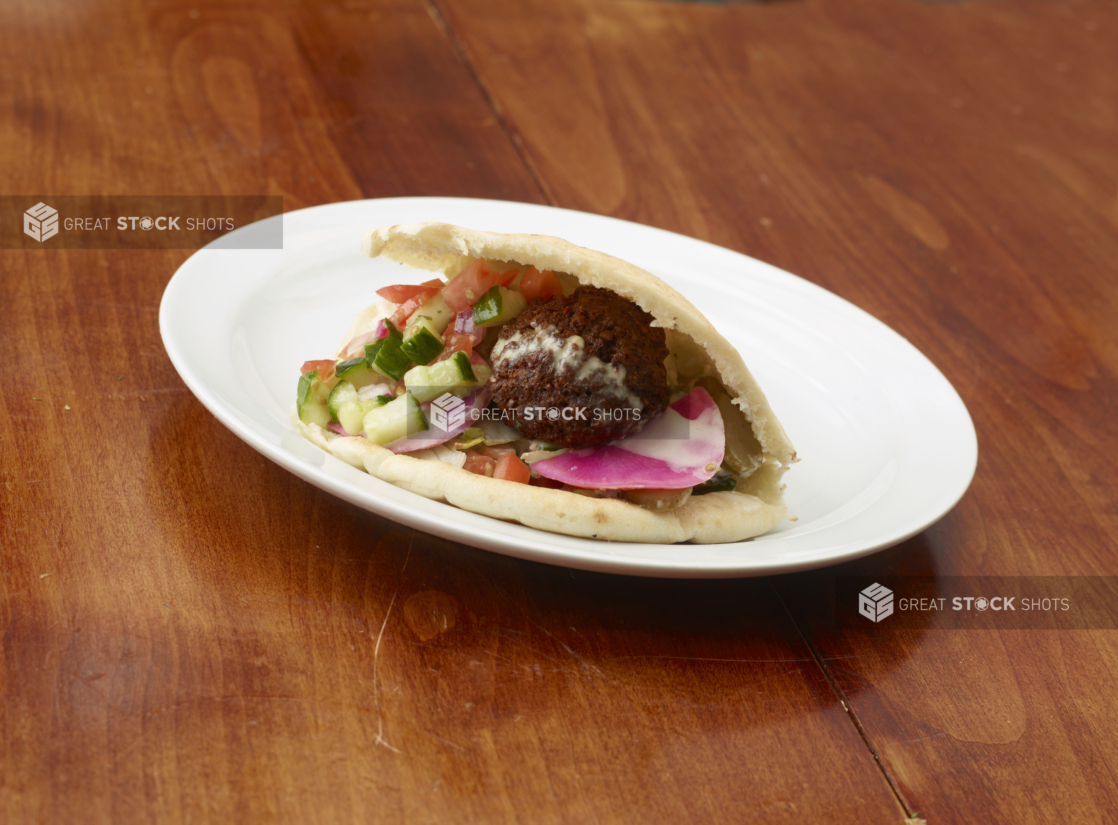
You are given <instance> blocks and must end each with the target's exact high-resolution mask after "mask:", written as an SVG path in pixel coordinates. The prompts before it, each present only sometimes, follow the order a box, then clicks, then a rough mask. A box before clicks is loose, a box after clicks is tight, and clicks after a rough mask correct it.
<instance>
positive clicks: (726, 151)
mask: <svg viewBox="0 0 1118 825" xmlns="http://www.w3.org/2000/svg"><path fill="white" fill-rule="evenodd" d="M0 105H2V111H3V117H2V119H0V170H2V172H3V179H4V183H3V187H4V190H5V192H6V193H8V194H40V193H42V194H86V193H94V194H98V193H105V194H164V195H166V194H199V193H208V194H279V195H282V196H283V197H284V204H285V208H287V209H296V208H300V207H304V206H310V205H314V204H321V203H329V202H334V201H341V200H347V199H355V198H363V197H387V196H396V195H461V196H472V197H484V198H501V199H510V200H519V201H528V202H536V203H551V204H556V205H559V206H564V207H569V208H573V209H581V210H587V211H590V212H598V213H603V214H608V215H615V216H618V217H622V218H626V219H630V220H635V221H640V222H644V223H648V224H652V225H655V226H659V227H664V228H666V229H671V230H675V231H678V232H683V233H686V234H689V235H694V236H696V237H699V238H703V239H707V240H710V241H713V242H714V243H718V244H722V245H725V246H727V247H730V248H732V249H736V250H740V251H742V252H745V253H747V254H749V255H752V256H755V257H757V258H760V259H762V260H765V261H769V262H771V263H773V264H775V265H777V266H779V267H782V268H785V269H787V270H789V271H791V272H795V273H796V274H798V275H801V276H803V277H805V278H808V279H810V280H812V281H814V282H816V283H818V284H820V285H822V286H824V287H826V288H827V289H830V290H833V291H834V292H836V293H838V294H839V295H841V296H843V297H845V298H847V299H849V300H850V301H852V302H854V303H855V304H857V305H858V306H861V307H863V308H864V309H866V310H867V311H869V312H870V313H872V314H873V315H875V316H877V317H878V318H880V319H881V320H883V321H885V322H886V323H888V324H889V325H891V326H892V327H894V328H895V329H897V330H898V331H899V332H900V333H902V334H903V335H905V336H906V337H908V338H909V339H910V340H911V341H913V342H914V343H915V344H916V345H917V346H918V347H919V348H920V349H921V350H922V351H923V352H925V353H926V354H927V355H928V356H929V357H930V358H931V359H932V361H934V362H935V363H936V364H937V365H938V366H939V367H940V368H941V369H942V370H943V372H944V373H945V374H946V375H947V377H948V378H949V379H950V380H951V381H952V383H953V384H954V385H955V386H956V387H957V388H958V390H959V392H960V394H961V395H962V397H963V399H964V400H965V402H966V404H967V406H968V408H969V409H970V412H971V414H972V416H973V418H974V421H975V425H976V427H977V430H978V437H979V443H980V456H979V466H978V472H977V476H976V477H975V480H974V483H973V485H972V487H971V489H970V491H969V492H968V493H967V495H966V496H965V497H964V499H963V500H962V502H961V503H960V504H959V505H958V506H957V507H956V508H955V509H954V510H953V511H952V512H951V513H950V514H949V515H948V516H947V517H946V518H944V519H943V520H942V521H941V522H939V523H938V524H936V525H935V526H934V527H932V528H930V529H928V530H927V531H925V532H924V533H922V534H920V535H918V536H916V537H915V538H913V539H911V540H909V541H907V542H905V543H903V544H902V545H900V546H898V547H895V548H893V549H891V550H888V551H886V552H883V553H880V554H878V555H876V556H873V557H870V558H868V559H865V560H863V561H860V562H857V563H852V564H849V565H845V566H844V567H843V568H841V569H840V570H839V571H838V572H846V573H850V574H866V575H875V574H881V575H884V574H888V573H893V574H896V573H913V574H915V573H923V574H928V575H940V576H942V575H948V574H953V575H977V574H999V575H1027V574H1048V575H1092V574H1100V575H1101V574H1115V573H1118V561H1116V559H1115V550H1116V547H1118V545H1116V541H1115V538H1114V536H1115V534H1116V533H1118V509H1116V507H1115V500H1116V482H1118V464H1116V459H1118V415H1115V409H1118V406H1116V403H1118V338H1116V335H1115V329H1116V327H1118V269H1116V265H1115V261H1118V189H1116V186H1118V6H1116V5H1115V4H1113V3H1108V2H1106V1H1105V0H1069V2H1064V3H1048V2H1041V0H981V1H980V0H971V2H958V3H931V2H917V1H916V0H802V2H781V3H772V4H763V5H753V4H737V3H726V4H687V3H674V2H654V0H547V1H546V2H545V0H336V1H335V2H326V3H314V2H310V0H307V2H297V1H296V0H266V1H265V0H244V1H243V2H239V3H237V4H222V3H218V2H216V0H186V1H185V2H180V0H153V2H139V0H131V2H129V0H117V2H113V0H86V1H85V2H63V1H62V0H9V2H5V3H4V4H3V6H2V7H0ZM188 254H189V253H188V252H185V251H147V252H138V251H113V250H108V251H58V250H48V249H45V248H44V249H41V250H34V251H21V250H6V251H3V252H0V342H2V354H3V359H2V367H0V370H2V376H3V380H2V381H0V542H2V552H0V638H2V640H3V658H2V659H0V695H2V697H3V701H2V703H0V735H2V740H0V743H2V744H0V821H4V822H12V823H17V822H51V823H55V822H93V821H115V822H150V821H156V820H158V821H168V822H178V821H183V822H187V821H191V822H195V821H212V822H265V821H268V822H270V821H282V822H298V823H309V822H358V821H376V822H415V823H420V822H485V823H490V822H506V821H519V822H530V823H536V822H540V823H545V822H564V823H569V822H588V823H606V822H671V823H677V822H715V821H719V822H796V823H801V822H850V823H855V822H856V823H870V822H873V823H877V822H898V823H899V822H901V821H903V820H905V819H907V818H909V817H917V816H919V817H920V818H927V820H928V821H930V822H937V823H938V822H958V823H977V822H1103V821H1109V820H1110V819H1112V818H1113V812H1114V810H1115V809H1116V807H1118V790H1116V780H1115V777H1116V775H1118V743H1116V741H1115V737H1114V730H1115V727H1116V725H1118V703H1116V697H1118V691H1116V687H1115V686H1116V684H1118V644H1116V639H1115V635H1114V632H1113V631H1103V630H1095V631H1064V632H1040V631H1012V632H1010V631H1002V632H998V631H957V632H943V633H934V632H930V633H922V634H921V633H914V634H911V635H904V634H900V635H897V634H894V635H886V634H876V635H875V634H866V633H854V632H849V631H835V630H829V629H828V625H827V622H826V621H825V619H826V617H825V616H823V615H822V613H821V609H820V607H819V600H818V598H817V597H818V591H819V588H820V587H821V586H822V585H821V582H822V581H824V578H823V577H824V576H827V575H832V574H833V573H834V572H836V571H826V572H818V573H810V574H801V575H793V576H783V577H778V578H770V579H753V580H742V581H709V582H704V581H683V582H673V581H663V580H642V579H631V578H622V577H613V576H608V575H593V574H588V573H582V572H573V571H569V570H565V569H560V568H554V567H546V566H542V565H539V564H533V563H527V562H520V561H516V560H513V559H510V558H505V557H502V556H498V555H494V554H491V553H487V552H482V551H479V550H474V549H471V548H468V547H464V546H461V545H457V544H452V543H449V542H446V541H442V540H440V539H436V538H432V537H431V536H427V535H423V534H419V533H414V532H410V531H407V530H405V529H403V528H402V527H400V526H398V525H395V524H393V523H392V522H391V521H388V520H386V519H382V518H378V517H376V516H373V515H371V514H369V513H366V512H364V511H361V510H357V509H355V508H354V507H351V506H349V505H347V504H344V503H342V502H341V501H339V500H337V499H335V498H332V497H331V496H329V495H326V494H324V493H322V492H320V491H318V490H317V489H315V488H312V487H310V486H309V485H307V484H305V483H304V482H302V481H300V480H298V479H296V478H295V477H293V476H292V475H290V474H288V473H287V472H285V471H283V470H281V469H280V468H278V467H277V466H274V465H272V464H271V463H269V462H268V461H266V460H264V459H263V458H261V457H260V456H259V455H258V454H257V453H256V452H254V451H253V450H252V449H250V448H249V447H247V446H246V445H245V444H243V443H241V442H240V441H239V440H238V439H237V438H236V437H234V436H233V435H232V434H231V433H230V432H229V431H227V430H226V429H225V428H224V427H223V426H222V425H221V424H219V423H218V422H217V421H216V420H215V419H214V418H213V417H212V416H211V415H210V414H209V413H208V412H206V410H205V409H203V407H202V406H201V404H199V403H198V402H197V401H196V400H195V399H194V397H193V396H192V395H191V394H190V393H189V392H188V391H187V389H186V387H185V386H184V385H183V383H182V381H181V380H180V379H179V377H178V375H177V374H176V373H175V371H174V369H173V368H172V366H171V364H170V362H169V361H168V359H167V356H166V354H165V352H164V350H163V347H162V344H161V342H160V337H159V330H158V326H157V309H158V306H159V300H160V296H161V294H162V291H163V288H164V285H165V284H166V283H167V280H168V279H169V278H170V276H171V274H172V273H173V272H174V271H175V269H176V268H177V267H178V265H179V264H180V263H181V262H182V261H183V260H184V259H185V258H186V256H187V255H188ZM118 375H120V376H123V378H122V380H120V381H117V380H116V376H118ZM35 399H41V400H35ZM792 435H793V438H794V437H795V434H794V433H793V434H792Z"/></svg>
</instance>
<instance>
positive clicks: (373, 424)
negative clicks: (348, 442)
mask: <svg viewBox="0 0 1118 825" xmlns="http://www.w3.org/2000/svg"><path fill="white" fill-rule="evenodd" d="M363 423H364V429H365V437H366V438H367V439H369V440H370V441H372V442H373V443H374V444H391V443H392V442H393V441H397V440H398V439H401V438H403V437H404V436H406V435H408V433H417V432H422V431H423V430H426V429H427V419H426V418H425V417H424V416H423V410H421V409H420V408H419V402H418V401H417V400H416V398H415V396H414V395H412V394H411V393H410V392H406V393H404V394H403V395H401V396H400V397H399V398H396V399H393V400H392V401H390V402H389V403H387V404H384V405H383V406H379V407H374V408H373V409H372V410H370V411H369V412H368V413H366V415H365V419H364V422H363Z"/></svg>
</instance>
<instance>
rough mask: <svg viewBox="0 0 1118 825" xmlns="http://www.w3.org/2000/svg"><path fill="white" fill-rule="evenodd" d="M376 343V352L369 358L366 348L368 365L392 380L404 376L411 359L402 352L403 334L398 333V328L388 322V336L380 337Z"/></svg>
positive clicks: (397, 379)
mask: <svg viewBox="0 0 1118 825" xmlns="http://www.w3.org/2000/svg"><path fill="white" fill-rule="evenodd" d="M386 323H387V322H386ZM376 343H377V344H378V345H379V346H377V347H376V352H375V354H373V355H372V357H371V358H369V356H368V353H369V350H368V349H366V357H367V358H369V366H371V367H372V368H373V369H374V370H376V371H377V372H379V373H380V374H381V375H386V376H388V377H389V378H391V379H392V380H393V381H399V380H400V379H401V378H403V377H404V373H405V372H407V369H408V361H410V360H411V359H409V358H408V356H407V355H405V354H404V351H403V349H402V346H403V343H404V339H403V336H402V335H400V330H398V329H396V327H394V326H392V324H390V323H389V324H388V337H387V338H381V339H380V340H379V341H377V342H376Z"/></svg>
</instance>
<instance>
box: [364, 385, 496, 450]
mask: <svg viewBox="0 0 1118 825" xmlns="http://www.w3.org/2000/svg"><path fill="white" fill-rule="evenodd" d="M492 394H493V393H492V391H491V390H490V389H489V387H488V386H485V387H482V388H481V389H479V390H478V391H477V392H475V393H474V394H473V395H469V396H467V397H466V398H464V399H462V400H463V401H464V402H465V403H466V418H465V419H464V420H463V421H462V423H461V424H459V425H458V426H457V427H455V428H453V429H451V430H449V431H448V432H445V433H444V432H443V431H442V430H431V429H427V430H424V431H423V432H419V433H411V434H410V435H407V436H405V437H404V438H400V439H397V440H396V441H393V442H392V443H391V444H385V445H384V446H385V447H387V448H388V449H389V450H391V451H392V452H394V453H413V452H415V451H416V450H426V449H429V448H431V447H434V446H435V445H436V444H442V443H443V442H446V441H450V439H452V438H456V437H457V436H460V435H461V434H462V433H464V432H465V431H466V429H467V428H468V427H472V426H474V425H475V424H476V423H477V422H478V420H479V419H480V418H481V411H482V410H484V409H485V408H486V407H487V406H488V405H489V397H490V396H491V395H492ZM419 408H420V409H421V410H423V415H424V416H426V417H427V420H430V419H431V402H429V401H428V402H426V403H423V404H420V405H419Z"/></svg>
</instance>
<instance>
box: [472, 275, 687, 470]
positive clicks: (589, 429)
mask: <svg viewBox="0 0 1118 825" xmlns="http://www.w3.org/2000/svg"><path fill="white" fill-rule="evenodd" d="M491 357H492V359H493V377H492V379H491V386H492V388H493V401H494V403H496V405H497V406H498V407H499V408H500V409H501V410H503V411H504V414H505V417H506V420H507V419H508V418H512V419H513V421H512V422H511V423H513V424H514V425H515V426H516V428H517V429H518V430H520V432H521V433H523V434H524V435H525V436H526V437H527V438H535V439H539V440H541V441H546V442H548V443H550V444H556V445H559V446H561V447H572V448H576V449H577V448H580V447H593V446H597V445H599V444H604V443H605V442H607V441H613V440H615V439H618V438H624V437H625V436H627V435H632V434H633V433H636V432H639V431H640V430H641V428H642V427H644V425H645V424H646V423H648V422H649V421H650V420H651V419H653V418H655V417H656V416H657V415H659V414H660V413H662V412H663V411H664V408H665V407H666V406H667V404H668V375H667V370H666V369H665V367H664V360H665V359H666V358H667V357H668V347H667V343H666V341H665V337H664V330H662V329H660V328H658V327H653V326H652V316H651V315H649V314H648V313H647V312H645V311H644V310H642V309H641V308H640V307H638V306H637V305H636V304H635V303H633V302H632V301H630V300H628V299H626V298H622V297H621V296H620V295H618V294H617V293H615V292H611V291H609V290H606V289H599V288H597V287H580V288H579V289H577V290H575V292H574V293H572V294H571V295H569V296H566V297H563V296H557V297H555V298H551V299H549V300H547V301H540V300H536V301H534V302H532V303H531V304H529V305H528V307H527V309H525V310H524V311H523V312H521V313H520V315H518V316H517V317H516V318H514V319H513V320H512V321H510V322H509V323H507V324H506V325H505V326H504V328H503V329H502V330H501V334H500V336H499V337H498V339H497V342H496V344H495V345H494V347H493V352H492V356H491Z"/></svg>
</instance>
